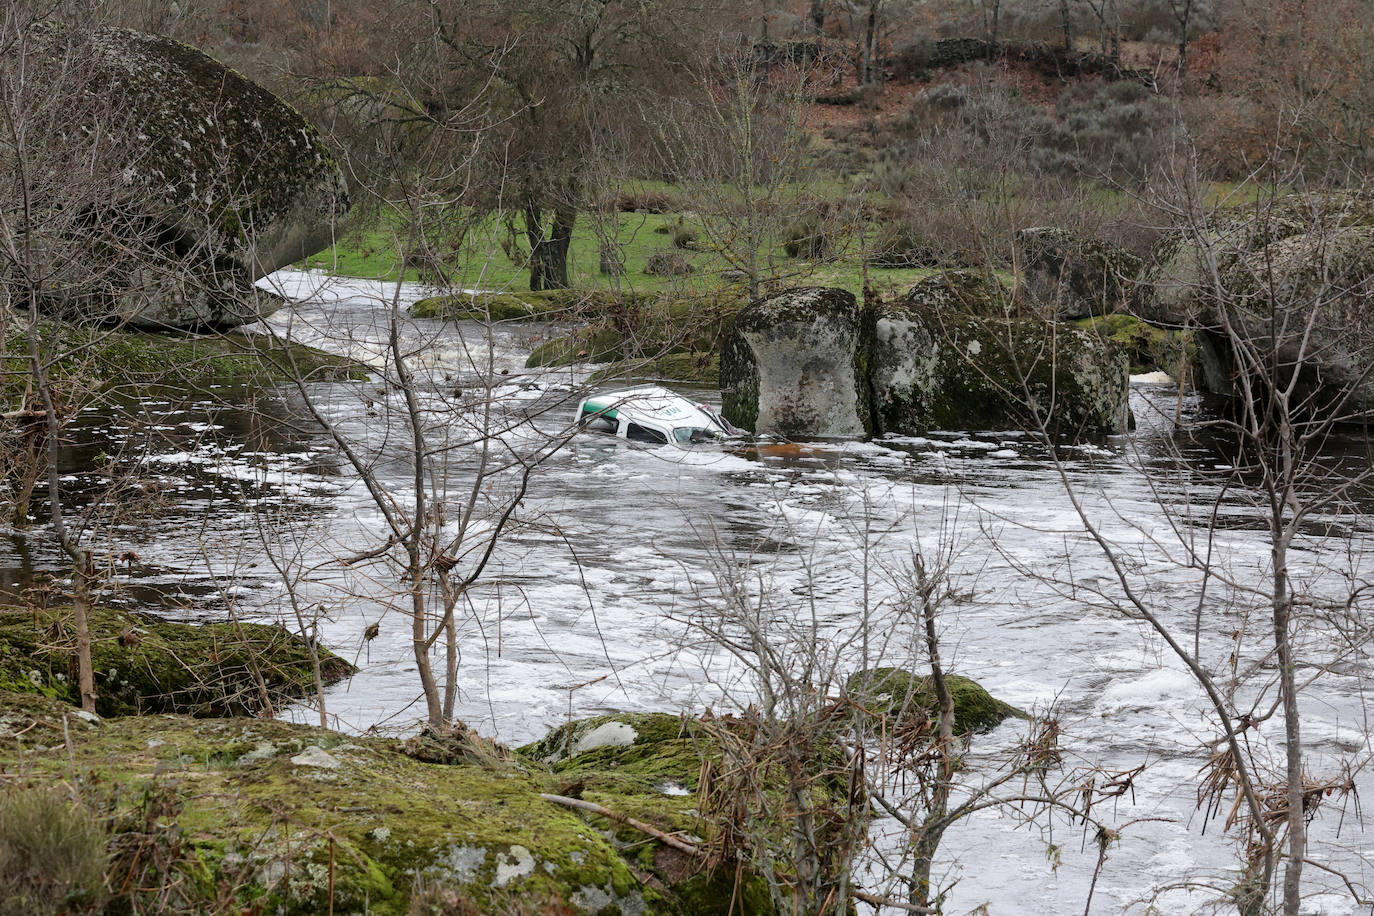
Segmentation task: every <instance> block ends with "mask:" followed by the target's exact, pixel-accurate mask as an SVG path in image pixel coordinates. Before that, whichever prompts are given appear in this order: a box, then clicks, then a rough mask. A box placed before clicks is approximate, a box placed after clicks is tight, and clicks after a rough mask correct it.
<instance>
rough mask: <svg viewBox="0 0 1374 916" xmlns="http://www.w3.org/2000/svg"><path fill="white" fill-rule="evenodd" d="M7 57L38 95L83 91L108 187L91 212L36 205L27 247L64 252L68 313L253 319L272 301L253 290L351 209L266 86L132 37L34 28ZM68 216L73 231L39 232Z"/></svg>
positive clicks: (334, 174)
mask: <svg viewBox="0 0 1374 916" xmlns="http://www.w3.org/2000/svg"><path fill="white" fill-rule="evenodd" d="M7 53H8V54H9V55H11V56H12V57H16V58H17V57H18V56H19V55H24V56H25V57H26V60H25V64H26V65H27V66H29V67H30V71H29V72H31V73H32V74H33V77H34V80H35V81H36V82H35V85H38V86H43V85H44V81H48V82H49V83H51V84H52V85H49V86H48V91H51V92H76V93H78V96H74V98H76V97H79V99H80V100H81V104H77V105H75V107H74V108H73V111H72V115H71V117H72V118H73V121H74V123H73V124H72V127H74V128H75V129H76V130H78V131H80V132H81V133H80V134H79V136H81V137H82V142H87V143H92V144H97V145H96V146H93V152H94V153H98V155H99V157H100V161H99V163H98V168H99V170H100V171H99V172H97V173H93V174H94V175H95V178H94V179H93V180H98V181H100V182H103V184H102V186H101V187H98V188H87V189H86V190H85V192H83V193H85V195H86V198H87V199H86V200H85V201H84V202H82V203H74V200H75V198H74V197H73V196H72V195H73V194H74V193H75V192H74V191H73V187H74V186H72V185H66V186H59V185H52V186H51V187H50V188H49V192H48V193H47V196H46V197H43V198H41V199H39V200H37V201H35V209H34V211H33V212H34V213H35V214H36V216H35V220H34V223H33V224H32V229H33V235H34V237H35V238H43V239H44V240H45V243H46V244H50V245H53V246H59V247H60V246H61V245H63V244H66V243H70V247H69V249H68V250H67V251H65V252H57V251H53V255H54V260H55V261H57V262H59V263H62V264H66V265H69V268H64V270H63V271H60V272H59V273H58V280H59V282H58V288H56V289H52V288H49V289H48V290H47V291H46V292H45V296H46V299H47V301H48V302H49V304H50V305H51V306H52V307H53V308H54V309H57V310H60V311H61V312H62V313H63V314H64V315H66V316H69V317H70V316H79V317H82V318H112V317H118V318H120V319H123V320H127V321H131V322H134V323H136V324H139V325H144V326H150V327H178V328H190V327H202V326H207V325H208V326H221V327H222V326H230V325H235V324H240V323H243V322H245V321H251V320H255V319H256V318H259V317H261V316H262V315H264V314H267V313H270V312H271V311H274V310H275V309H276V308H277V307H279V306H280V305H281V300H280V299H278V298H277V297H275V296H271V295H269V294H265V293H261V292H260V291H258V290H256V289H255V288H254V286H253V281H254V280H256V279H258V278H260V277H262V276H265V275H266V274H268V273H271V272H272V271H274V270H277V269H278V268H280V267H283V266H286V265H288V264H291V263H293V262H295V261H298V260H300V259H301V258H303V257H306V256H308V255H310V254H313V253H315V252H317V251H320V250H321V249H323V248H325V247H327V246H328V245H329V244H330V243H331V240H332V236H333V233H334V229H335V225H336V223H337V221H338V220H339V219H340V218H341V217H342V216H343V214H344V213H345V212H346V210H347V208H348V198H347V194H346V193H345V188H344V179H343V175H342V173H341V171H340V169H339V167H338V165H337V164H336V163H335V161H334V160H333V158H332V157H331V156H330V154H329V152H328V150H327V148H326V147H325V144H324V143H323V141H322V139H321V138H320V136H319V134H318V133H317V132H316V130H315V129H314V127H312V126H311V125H310V124H309V123H308V122H307V121H306V120H305V119H304V118H303V117H302V116H301V115H300V114H299V113H298V112H297V111H296V110H295V109H293V108H292V107H291V106H289V105H287V104H286V103H285V102H283V101H282V100H281V99H279V98H277V97H276V96H274V95H273V94H272V93H271V92H269V91H268V90H266V89H264V88H263V87H262V86H259V85H257V84H256V83H253V82H252V81H250V80H248V79H246V78H244V77H243V76H241V75H240V74H238V73H236V72H234V71H233V70H230V69H229V68H227V67H225V66H224V65H222V64H220V63H219V62H218V61H216V60H214V59H212V58H211V57H209V56H207V55H206V54H204V53H202V52H201V51H198V50H197V49H195V48H193V47H191V46H190V45H186V44H183V43H181V42H178V41H175V40H173V39H170V38H165V37H162V36H158V35H150V34H147V33H143V32H137V31H133V30H130V29H115V28H102V29H94V30H89V31H82V32H76V31H66V30H62V29H59V28H57V27H54V26H48V25H43V26H37V27H34V28H33V29H32V30H31V31H30V33H28V34H27V35H26V36H25V40H24V41H23V42H20V43H18V44H16V45H15V46H12V47H11V48H9V49H7ZM4 63H5V66H7V67H8V66H13V65H15V60H7V61H5V62H4ZM66 97H67V96H65V95H64V96H63V98H66ZM73 206H82V207H83V208H84V209H83V214H82V216H81V222H80V223H73V224H69V225H66V228H65V231H63V232H56V231H53V232H49V231H46V230H47V228H48V226H49V224H56V223H60V222H61V221H63V220H68V219H69V218H70V216H71V212H72V207H73ZM121 238H126V239H127V240H128V242H129V243H130V244H128V245H121V244H120V243H119V242H120V239H121ZM83 245H84V246H85V247H84V248H83V247H81V246H83ZM82 256H84V258H85V263H81V262H82ZM81 269H84V270H85V271H86V273H87V275H88V276H98V277H100V278H101V280H102V282H101V283H100V284H98V285H96V284H91V283H89V282H87V277H82V276H78V275H77V274H78V272H79V271H80V270H81Z"/></svg>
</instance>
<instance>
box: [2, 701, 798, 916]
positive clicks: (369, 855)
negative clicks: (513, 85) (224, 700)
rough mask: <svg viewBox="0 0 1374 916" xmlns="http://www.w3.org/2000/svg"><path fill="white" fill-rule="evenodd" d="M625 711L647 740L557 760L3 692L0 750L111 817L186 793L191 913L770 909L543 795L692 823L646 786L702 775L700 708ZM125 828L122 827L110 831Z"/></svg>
mask: <svg viewBox="0 0 1374 916" xmlns="http://www.w3.org/2000/svg"><path fill="white" fill-rule="evenodd" d="M612 718H625V717H602V718H601V719H598V720H592V721H591V722H590V723H575V724H574V725H573V726H570V727H569V728H570V729H571V731H572V732H575V733H576V734H578V735H585V734H586V733H587V732H588V730H590V729H594V728H595V727H597V726H598V725H600V724H604V723H605V722H606V721H607V720H609V719H612ZM629 722H632V723H634V724H635V725H637V726H638V728H639V731H638V732H637V734H639V735H641V736H642V739H641V740H639V741H636V742H632V743H631V744H629V745H625V746H620V747H618V748H612V747H605V748H602V749H600V750H598V751H596V752H595V756H589V757H587V759H584V760H582V761H580V762H578V763H577V764H576V765H575V766H572V767H567V768H564V769H563V770H562V771H561V772H553V771H551V770H549V769H548V768H546V767H545V766H544V765H542V764H536V763H535V762H534V761H532V760H528V758H527V761H528V762H524V763H522V762H521V761H520V760H519V759H513V760H507V761H492V762H489V763H487V764H486V765H473V764H459V765H444V764H440V763H431V762H423V761H420V760H416V759H414V758H412V757H410V756H407V755H406V754H404V753H401V752H400V745H399V743H398V742H395V741H391V740H385V739H378V738H359V737H350V736H345V735H341V734H337V733H334V732H330V731H327V730H324V729H319V728H313V727H308V726H301V725H292V724H289V723H285V722H277V721H271V720H261V719H191V718H188V717H185V716H130V717H123V718H118V719H108V720H104V721H101V722H98V723H90V722H86V721H85V720H82V719H80V718H76V717H72V716H71V710H70V707H68V706H65V705H64V704H61V703H59V702H57V701H54V700H51V699H48V698H44V697H41V696H37V695H20V694H13V693H8V692H3V691H0V768H3V771H4V772H7V773H10V774H14V778H13V779H12V780H11V787H13V788H15V789H22V788H24V787H26V786H44V785H51V784H52V783H53V782H55V781H57V780H59V779H61V780H67V781H68V784H69V785H71V786H73V787H75V788H76V789H77V790H78V791H80V792H82V793H84V794H86V795H87V796H88V798H89V799H90V800H94V801H98V802H100V803H102V804H103V805H105V806H107V807H108V808H111V809H114V810H115V812H116V815H118V816H117V817H116V821H117V822H125V821H128V820H137V818H136V817H128V816H127V814H128V812H129V810H130V809H131V808H137V807H138V806H139V804H140V803H141V802H140V800H141V799H146V798H149V797H154V796H156V797H171V798H173V799H175V804H176V805H177V806H178V807H177V808H176V809H175V810H173V809H171V808H167V809H164V810H162V811H161V813H160V815H159V817H158V825H159V826H158V830H159V831H160V835H162V836H168V837H170V836H175V837H177V838H178V840H177V848H179V849H181V850H182V855H181V856H180V857H179V858H178V859H177V861H176V863H175V865H174V868H175V869H176V871H177V872H178V873H179V875H180V877H179V878H178V877H177V875H173V876H172V877H173V878H174V879H176V880H177V881H178V886H179V887H180V889H181V893H182V894H183V898H184V899H183V903H184V909H185V911H187V912H194V911H199V910H200V909H201V908H203V907H205V906H206V905H207V904H209V903H210V902H211V901H214V900H216V895H217V894H223V893H225V892H231V893H233V894H234V895H235V897H236V898H237V902H238V903H239V904H240V905H241V906H242V907H243V908H244V909H251V910H252V911H254V912H279V913H284V914H306V913H311V914H313V913H322V912H327V911H330V910H332V911H333V912H334V913H336V914H339V916H343V914H360V913H364V912H366V913H369V914H376V916H402V914H408V913H418V912H423V913H429V912H436V913H437V912H444V913H465V912H473V913H477V912H503V911H505V910H506V909H507V908H509V907H510V906H511V905H512V904H513V903H522V904H533V905H535V906H536V908H539V911H540V912H545V911H546V910H545V909H542V907H544V906H545V905H547V907H548V909H547V911H548V912H565V911H569V910H571V911H577V912H593V913H603V914H614V913H621V914H629V913H636V914H642V916H654V914H675V916H686V914H716V913H719V914H722V916H723V914H725V913H727V912H730V911H731V901H732V899H733V900H734V910H733V912H735V913H745V914H750V913H769V912H771V907H770V906H769V904H768V899H767V893H766V889H763V888H762V887H760V886H759V884H758V882H757V881H751V882H746V884H745V885H744V886H743V887H741V888H740V889H739V890H738V891H737V890H736V888H735V886H734V871H733V869H731V870H730V872H729V873H728V874H710V873H704V872H700V871H699V870H698V868H697V867H696V863H695V862H683V861H681V860H674V859H673V858H672V857H671V856H665V855H664V847H662V846H660V845H659V844H657V843H656V842H654V841H652V840H650V839H649V838H648V837H646V836H645V835H643V834H641V833H638V832H637V831H634V830H633V829H632V828H628V827H624V826H623V825H614V824H612V823H610V822H608V821H605V820H604V819H601V818H598V817H597V816H596V815H583V814H580V813H578V812H576V811H573V810H571V809H569V808H567V807H564V806H561V805H557V804H553V803H550V802H548V801H546V800H544V799H543V798H541V797H540V793H545V792H553V793H558V792H559V791H560V789H561V790H564V793H565V794H568V793H572V792H577V793H579V794H582V796H583V797H584V798H586V799H588V800H594V801H598V802H599V803H601V804H604V805H605V806H606V807H608V808H611V809H612V810H615V811H618V812H621V813H625V814H629V815H630V816H632V817H638V818H640V819H642V820H644V821H646V822H649V823H652V824H654V825H655V826H658V827H662V828H663V829H667V830H675V829H690V827H687V826H685V825H692V824H695V823H697V820H696V818H695V814H694V809H695V807H696V804H697V802H696V799H695V798H694V797H693V796H692V795H690V794H686V795H683V794H676V795H674V794H667V793H663V792H658V791H655V790H653V789H641V788H640V786H644V785H648V784H649V783H650V782H651V781H652V780H653V779H655V778H657V776H658V775H660V774H662V773H667V772H672V773H675V774H677V776H679V777H681V779H683V780H686V779H687V778H688V776H689V774H692V775H693V777H694V774H695V773H696V772H698V771H699V769H700V760H701V757H700V756H699V755H696V754H689V753H687V752H685V750H684V749H685V747H686V746H687V745H688V744H691V742H692V741H693V740H694V739H693V738H691V737H690V735H691V734H693V733H694V732H693V726H691V725H690V724H685V723H684V720H682V719H679V718H678V717H675V716H634V717H629ZM567 734H568V733H566V732H565V733H564V734H563V735H562V736H561V738H560V737H559V736H554V737H551V739H548V740H547V741H546V742H541V744H546V745H548V746H558V745H559V743H560V740H561V739H562V738H566V737H567ZM64 735H70V742H69V743H68V742H67V740H66V739H65V738H64ZM679 742H687V744H679ZM692 746H693V747H695V745H692ZM656 754H657V755H659V756H661V757H663V758H664V759H663V760H660V761H658V762H655V761H654V759H653V758H654V756H655V755H656ZM669 758H671V760H672V761H673V762H671V763H669V762H668V759H669ZM568 779H575V780H580V781H581V782H582V786H581V788H577V787H574V786H571V785H569V784H568V782H567V780H568ZM158 793H162V795H158ZM699 829H702V830H704V829H705V828H704V827H702V828H699ZM131 842H132V840H130V839H128V838H125V839H121V838H120V837H118V836H116V837H115V839H114V842H113V844H112V845H113V846H116V847H118V846H119V845H121V844H123V845H128V844H130V843H131ZM118 883H119V882H115V886H117V885H118ZM331 887H332V895H331ZM231 889H232V890H231ZM741 902H742V903H743V907H741ZM219 903H220V905H221V906H222V905H223V901H222V900H221V901H219ZM425 907H428V908H425Z"/></svg>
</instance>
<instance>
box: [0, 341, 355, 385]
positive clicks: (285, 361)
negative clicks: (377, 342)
mask: <svg viewBox="0 0 1374 916" xmlns="http://www.w3.org/2000/svg"><path fill="white" fill-rule="evenodd" d="M38 333H39V335H40V337H39V339H40V352H41V353H42V354H43V355H44V358H45V359H46V360H48V361H49V369H48V372H49V377H50V378H52V379H53V381H54V382H55V383H56V385H57V387H58V388H59V389H62V388H64V387H68V388H70V387H79V388H83V389H96V390H110V389H118V388H127V387H134V386H143V385H163V386H172V387H208V386H212V385H219V386H263V385H275V384H282V383H286V382H289V381H291V380H293V379H295V378H297V377H301V378H305V379H308V380H311V381H329V380H342V379H354V380H361V379H363V378H366V377H367V370H366V369H365V368H364V367H363V366H361V365H360V364H358V363H356V362H353V361H352V360H349V359H346V358H344V357H341V356H334V355H332V354H329V353H325V352H323V351H322V350H316V349H314V348H313V347H307V346H305V345H304V344H299V343H287V342H285V341H282V340H279V339H276V338H273V337H270V336H268V335H265V334H245V333H243V332H241V331H229V332H225V333H221V334H206V335H197V334H161V333H152V332H146V331H116V330H111V329H107V328H98V327H87V326H82V325H77V324H72V323H68V322H62V321H43V322H41V323H40V325H39V331H38ZM4 345H5V346H4V353H3V355H0V399H3V402H4V403H6V404H11V405H14V404H17V401H18V399H19V398H20V397H22V395H23V392H24V388H25V383H26V381H27V379H28V374H29V363H28V352H29V346H28V340H27V336H26V334H25V329H23V328H18V327H16V326H15V325H14V324H11V325H10V326H9V329H8V334H7V336H6V338H5V341H4Z"/></svg>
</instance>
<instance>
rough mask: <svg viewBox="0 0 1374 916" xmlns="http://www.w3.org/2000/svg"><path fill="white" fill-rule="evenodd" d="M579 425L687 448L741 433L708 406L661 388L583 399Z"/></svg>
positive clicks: (643, 388)
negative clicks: (688, 445) (694, 444)
mask: <svg viewBox="0 0 1374 916" xmlns="http://www.w3.org/2000/svg"><path fill="white" fill-rule="evenodd" d="M577 425H578V426H580V427H581V428H582V429H585V430H590V431H593V432H601V433H607V434H609V435H612V436H617V437H619V438H621V439H628V440H629V441H631V442H644V443H647V444H650V445H667V444H668V443H669V442H672V443H676V444H678V445H686V444H688V443H692V442H705V441H708V440H711V439H718V438H721V437H724V436H732V435H737V434H739V433H740V432H741V430H739V429H736V428H735V427H734V426H731V425H730V423H729V421H727V420H726V419H725V418H724V417H722V416H721V415H720V414H719V413H717V412H716V411H715V410H713V409H711V408H710V407H709V406H707V405H706V404H697V403H694V402H692V401H689V400H688V399H687V398H684V397H683V396H682V395H680V394H676V393H674V392H672V391H669V390H668V389H667V388H660V387H659V386H658V385H640V386H638V387H635V388H622V389H621V390H619V391H608V392H606V393H605V394H594V395H592V396H591V397H587V398H583V399H582V403H581V404H579V405H578V407H577Z"/></svg>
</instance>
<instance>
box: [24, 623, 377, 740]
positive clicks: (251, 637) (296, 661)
mask: <svg viewBox="0 0 1374 916" xmlns="http://www.w3.org/2000/svg"><path fill="white" fill-rule="evenodd" d="M90 631H91V667H92V668H93V669H94V672H95V688H96V711H97V712H98V713H100V715H102V716H124V715H133V714H137V713H149V712H184V713H189V714H192V715H198V716H224V715H246V714H254V713H260V712H264V711H270V709H271V708H274V707H278V706H280V705H283V704H285V703H287V702H290V701H291V700H293V699H296V698H299V697H302V696H306V695H308V694H309V693H311V692H312V691H313V689H314V680H313V675H312V673H311V672H312V668H311V662H310V657H309V652H308V649H307V647H306V645H305V643H304V641H303V640H302V639H301V638H300V637H299V636H296V635H294V634H291V633H288V632H287V631H286V630H285V629H283V628H282V627H279V626H271V625H265V624H255V623H237V624H236V623H232V622H227V623H207V624H188V623H175V622H172V621H167V620H158V619H155V618H151V617H144V616H138V615H134V614H131V613H128V612H125V611H118V610H112V609H109V608H95V609H93V610H92V612H91V614H90ZM318 651H319V654H320V668H321V674H322V676H323V679H324V680H325V682H326V683H333V682H335V681H338V680H340V679H342V678H344V677H346V676H348V675H349V674H351V673H352V671H353V666H352V665H350V664H349V663H348V662H346V661H344V660H343V659H341V658H339V657H338V656H336V655H334V654H333V653H332V652H330V651H329V650H327V649H324V648H323V647H320V648H319V650H318ZM259 679H261V681H259ZM0 689H3V690H12V691H19V692H31V693H37V694H41V695H43V696H47V697H52V698H54V699H59V700H65V701H66V702H69V703H73V704H78V705H79V704H80V701H81V698H80V693H79V691H78V688H77V668H76V629H75V623H74V618H73V616H72V609H71V608H70V607H52V608H45V609H41V610H35V609H26V608H0Z"/></svg>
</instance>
